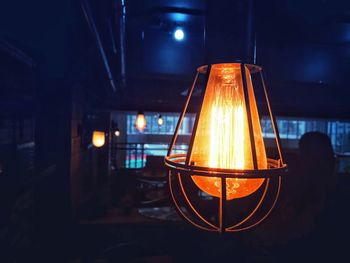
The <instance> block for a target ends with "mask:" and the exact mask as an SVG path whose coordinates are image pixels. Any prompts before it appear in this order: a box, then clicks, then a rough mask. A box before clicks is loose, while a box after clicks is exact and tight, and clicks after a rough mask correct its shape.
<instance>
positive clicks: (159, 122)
mask: <svg viewBox="0 0 350 263" xmlns="http://www.w3.org/2000/svg"><path fill="white" fill-rule="evenodd" d="M163 122H164V121H163V117H162V115H159V117H158V125H159V126H162V125H163Z"/></svg>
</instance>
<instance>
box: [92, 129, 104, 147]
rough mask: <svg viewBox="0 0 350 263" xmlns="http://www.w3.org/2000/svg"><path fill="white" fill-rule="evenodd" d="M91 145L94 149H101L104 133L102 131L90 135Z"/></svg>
mask: <svg viewBox="0 0 350 263" xmlns="http://www.w3.org/2000/svg"><path fill="white" fill-rule="evenodd" d="M92 144H93V145H94V146H95V147H102V146H103V145H104V144H105V133H104V132H103V131H94V132H93V133H92Z"/></svg>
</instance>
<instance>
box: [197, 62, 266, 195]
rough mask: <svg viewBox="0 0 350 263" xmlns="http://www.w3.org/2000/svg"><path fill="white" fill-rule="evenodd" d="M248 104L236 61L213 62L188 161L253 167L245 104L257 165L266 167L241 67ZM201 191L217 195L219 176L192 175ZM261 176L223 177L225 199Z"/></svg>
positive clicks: (249, 189)
mask: <svg viewBox="0 0 350 263" xmlns="http://www.w3.org/2000/svg"><path fill="white" fill-rule="evenodd" d="M245 74H246V78H247V83H248V94H249V99H250V100H249V104H250V105H246V103H245V99H244V91H243V86H242V74H241V68H240V64H216V65H213V66H212V68H211V71H210V76H209V80H208V84H207V88H206V91H205V94H204V100H203V105H202V110H201V113H200V118H199V121H198V128H197V132H196V134H195V139H194V143H193V150H192V154H191V156H190V163H191V164H194V165H196V166H205V167H210V168H228V169H238V170H244V169H254V165H253V159H252V149H251V144H250V136H249V128H248V120H247V111H246V107H250V111H251V117H252V125H253V132H254V141H255V147H256V152H257V165H258V167H257V168H258V169H265V168H267V159H266V152H265V146H264V141H263V138H262V133H261V128H260V121H259V115H258V110H257V107H256V101H255V97H254V91H253V87H252V81H251V76H250V73H249V70H247V69H246V71H245ZM192 179H193V181H194V182H195V184H196V185H197V186H198V187H199V188H200V189H201V190H202V191H204V192H206V193H208V194H210V195H213V196H216V197H221V196H222V195H221V181H220V180H221V179H220V178H218V177H203V176H192ZM263 181H264V179H232V178H231V179H227V181H226V191H227V193H226V196H227V199H229V200H230V199H234V198H241V197H245V196H248V195H250V194H252V193H253V192H255V191H256V190H257V189H258V188H259V187H260V186H261V185H262V183H263Z"/></svg>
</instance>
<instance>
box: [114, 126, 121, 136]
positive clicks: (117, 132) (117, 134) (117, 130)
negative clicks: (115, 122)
mask: <svg viewBox="0 0 350 263" xmlns="http://www.w3.org/2000/svg"><path fill="white" fill-rule="evenodd" d="M114 135H115V136H117V137H119V135H120V130H119V129H118V128H117V129H116V130H115V132H114Z"/></svg>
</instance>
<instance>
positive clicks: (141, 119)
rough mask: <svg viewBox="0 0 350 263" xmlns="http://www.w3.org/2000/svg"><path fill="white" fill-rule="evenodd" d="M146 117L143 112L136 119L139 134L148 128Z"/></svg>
mask: <svg viewBox="0 0 350 263" xmlns="http://www.w3.org/2000/svg"><path fill="white" fill-rule="evenodd" d="M146 124H147V122H146V117H145V115H144V114H143V113H142V112H139V113H138V114H137V117H136V129H137V130H138V131H139V132H143V131H144V130H145V128H146Z"/></svg>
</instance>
